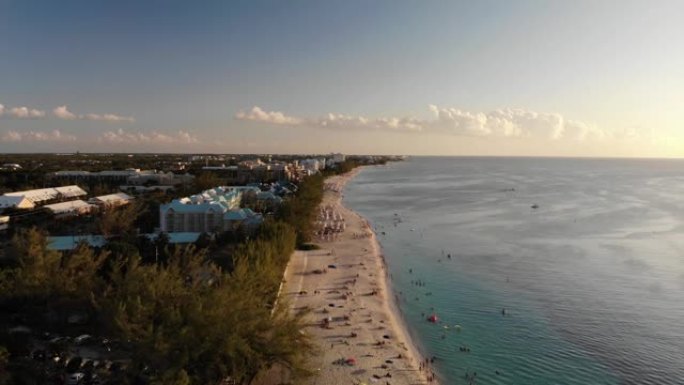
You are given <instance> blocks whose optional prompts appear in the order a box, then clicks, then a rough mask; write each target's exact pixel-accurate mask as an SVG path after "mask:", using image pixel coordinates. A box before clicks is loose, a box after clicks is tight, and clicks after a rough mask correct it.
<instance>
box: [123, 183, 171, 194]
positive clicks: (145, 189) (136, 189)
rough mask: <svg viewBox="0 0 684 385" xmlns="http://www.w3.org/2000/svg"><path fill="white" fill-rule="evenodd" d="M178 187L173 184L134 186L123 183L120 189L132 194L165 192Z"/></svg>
mask: <svg viewBox="0 0 684 385" xmlns="http://www.w3.org/2000/svg"><path fill="white" fill-rule="evenodd" d="M175 189H176V188H175V187H173V186H157V185H155V186H133V185H121V186H119V190H121V191H124V192H127V193H130V194H147V193H152V192H164V193H168V192H169V191H174V190H175Z"/></svg>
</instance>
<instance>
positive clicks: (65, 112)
mask: <svg viewBox="0 0 684 385" xmlns="http://www.w3.org/2000/svg"><path fill="white" fill-rule="evenodd" d="M52 113H53V114H54V115H55V116H56V117H57V118H59V119H63V120H94V121H103V122H128V123H133V122H135V119H133V117H131V116H120V115H114V114H103V115H100V114H85V115H78V114H74V113H73V112H71V111H69V108H68V107H67V106H66V105H64V106H59V107H57V108H55V109H54V110H52Z"/></svg>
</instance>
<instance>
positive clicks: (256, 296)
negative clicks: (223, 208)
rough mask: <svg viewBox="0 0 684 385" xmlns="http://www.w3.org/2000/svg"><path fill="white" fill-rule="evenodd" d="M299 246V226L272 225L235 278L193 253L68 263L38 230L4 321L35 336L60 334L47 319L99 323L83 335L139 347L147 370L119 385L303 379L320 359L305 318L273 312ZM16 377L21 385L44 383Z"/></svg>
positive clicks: (19, 253) (29, 241) (6, 273)
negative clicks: (269, 371)
mask: <svg viewBox="0 0 684 385" xmlns="http://www.w3.org/2000/svg"><path fill="white" fill-rule="evenodd" d="M295 239H296V235H295V231H294V229H293V228H292V227H291V226H290V225H288V224H285V223H282V222H275V221H269V222H267V223H265V224H264V225H263V226H262V229H261V231H260V232H259V234H258V235H257V236H256V237H255V238H254V239H251V240H249V241H245V242H244V243H242V244H240V245H238V247H237V248H236V251H235V253H234V258H233V262H232V266H233V269H232V271H225V270H223V269H221V268H219V267H218V266H216V265H214V264H213V263H210V262H207V258H206V256H205V253H204V252H203V251H200V250H197V249H196V248H194V247H192V246H190V247H186V248H179V249H176V250H175V251H173V252H172V255H170V256H169V257H168V259H166V260H165V262H164V263H159V264H154V263H152V264H145V263H143V262H142V261H141V258H140V256H139V255H138V254H137V253H136V251H137V249H136V248H129V249H128V250H126V248H121V247H118V248H117V252H116V254H117V255H116V257H113V256H112V254H114V253H110V252H109V251H101V252H99V253H96V252H94V251H93V250H92V249H89V248H87V247H85V246H83V247H79V248H77V249H76V250H74V251H73V252H71V253H67V254H64V255H63V254H61V253H58V252H55V251H51V250H49V249H48V248H47V245H46V239H45V236H44V234H42V233H40V232H39V231H38V230H30V231H28V232H26V233H23V234H19V235H17V236H16V237H15V238H14V240H13V246H12V255H14V256H15V257H16V263H15V265H14V266H13V267H10V268H7V269H5V270H3V271H2V275H1V276H0V290H1V293H0V303H1V305H2V309H3V313H4V314H6V315H7V316H9V315H12V314H21V315H22V317H21V319H22V320H23V324H22V326H26V327H29V328H31V329H32V330H50V331H53V329H55V328H57V329H58V328H59V327H58V325H59V324H60V323H59V322H52V323H51V324H50V325H47V324H45V323H44V321H43V319H44V317H43V315H44V314H47V313H50V314H55V315H56V317H53V318H56V319H60V320H63V319H65V318H66V317H68V315H69V314H70V313H71V312H73V311H74V310H75V309H79V310H81V311H85V312H87V313H88V314H90V315H91V316H92V319H93V322H91V323H90V324H88V325H87V326H84V329H81V330H80V331H79V332H81V333H88V334H92V335H105V336H108V337H110V338H112V339H118V340H121V341H130V346H129V349H130V357H131V359H132V362H133V363H141V364H140V365H135V364H132V365H130V367H129V368H128V370H127V371H126V373H125V375H123V376H122V377H121V378H119V379H117V383H122V384H126V383H135V382H136V381H138V382H139V381H140V378H141V377H144V378H145V379H146V382H148V383H151V384H212V383H218V382H219V381H221V380H223V379H225V378H228V377H230V378H232V379H233V380H235V381H236V382H237V383H249V381H250V380H251V379H252V378H254V377H255V376H256V375H257V374H258V373H259V372H260V371H262V370H264V369H266V368H269V367H271V366H273V365H275V364H278V365H280V366H283V367H287V368H290V369H291V371H292V372H293V373H295V374H300V375H301V374H305V373H307V371H306V369H305V365H304V364H305V360H306V356H307V352H309V351H310V350H311V344H310V341H309V340H308V339H307V337H306V336H305V335H303V334H301V333H300V332H299V331H300V330H301V319H300V317H295V316H292V315H290V313H289V311H288V309H287V308H286V307H285V305H280V306H278V307H275V308H273V306H272V304H273V303H274V301H275V298H276V295H277V290H278V286H279V283H280V280H281V278H282V274H283V271H284V268H285V265H286V264H287V260H288V258H289V255H290V254H291V253H292V251H293V250H294V245H295ZM4 321H6V322H8V320H4ZM49 327H50V328H51V329H49ZM11 342H12V341H10V340H9V339H8V338H7V339H5V340H3V341H0V344H2V345H5V346H8V350H9V353H10V355H13V356H22V355H24V354H26V352H25V351H24V350H25V347H23V346H20V344H19V345H17V344H15V345H13V346H11V345H12V344H11ZM10 362H12V361H10ZM20 362H21V361H17V363H16V365H19V363H20ZM0 365H2V362H0ZM10 365H11V364H10ZM9 369H10V370H9V371H10V373H12V374H13V376H14V378H13V381H14V382H12V383H25V381H26V378H25V377H26V376H33V380H35V381H38V380H37V378H36V376H42V375H43V374H41V373H38V372H35V371H33V372H31V371H23V370H22V371H20V370H19V366H15V367H11V366H10V367H9ZM18 376H21V377H22V378H18ZM41 378H42V377H41ZM29 382H31V381H29Z"/></svg>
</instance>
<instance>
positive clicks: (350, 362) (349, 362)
mask: <svg viewBox="0 0 684 385" xmlns="http://www.w3.org/2000/svg"><path fill="white" fill-rule="evenodd" d="M345 362H346V363H347V365H356V358H354V357H349V358H347V360H346V361H345Z"/></svg>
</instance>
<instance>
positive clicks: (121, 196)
mask: <svg viewBox="0 0 684 385" xmlns="http://www.w3.org/2000/svg"><path fill="white" fill-rule="evenodd" d="M132 200H133V197H131V196H130V195H128V194H125V193H116V194H108V195H100V196H98V197H95V198H90V200H89V201H88V202H89V203H91V204H94V205H97V206H98V207H100V208H101V209H111V208H115V207H120V206H125V205H127V204H129V203H131V201H132Z"/></svg>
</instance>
